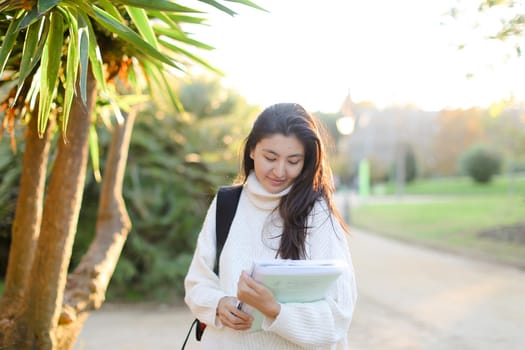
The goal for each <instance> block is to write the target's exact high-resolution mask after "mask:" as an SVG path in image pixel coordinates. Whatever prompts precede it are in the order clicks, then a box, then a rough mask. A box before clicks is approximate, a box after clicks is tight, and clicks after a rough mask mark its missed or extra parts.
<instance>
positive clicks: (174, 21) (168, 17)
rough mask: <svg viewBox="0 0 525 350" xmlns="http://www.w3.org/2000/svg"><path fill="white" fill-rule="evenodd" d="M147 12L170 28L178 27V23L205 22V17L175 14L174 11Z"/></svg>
mask: <svg viewBox="0 0 525 350" xmlns="http://www.w3.org/2000/svg"><path fill="white" fill-rule="evenodd" d="M148 13H150V14H151V15H152V16H155V17H157V18H158V19H160V20H162V21H163V22H164V23H166V24H167V25H168V26H170V27H171V28H178V27H179V23H192V24H202V23H203V22H206V18H201V17H193V16H186V15H177V14H175V13H165V12H161V11H148Z"/></svg>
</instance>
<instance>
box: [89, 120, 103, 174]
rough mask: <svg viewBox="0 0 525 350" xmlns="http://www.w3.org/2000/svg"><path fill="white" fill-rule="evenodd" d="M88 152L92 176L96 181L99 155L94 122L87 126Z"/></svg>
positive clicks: (98, 170) (98, 171) (98, 169)
mask: <svg viewBox="0 0 525 350" xmlns="http://www.w3.org/2000/svg"><path fill="white" fill-rule="evenodd" d="M89 154H90V155H91V164H92V165H93V176H94V177H95V180H96V181H97V182H100V180H101V179H102V177H101V176H100V155H99V149H98V135H97V129H96V128H95V124H91V126H90V128H89Z"/></svg>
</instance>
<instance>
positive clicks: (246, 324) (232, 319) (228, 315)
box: [217, 297, 253, 331]
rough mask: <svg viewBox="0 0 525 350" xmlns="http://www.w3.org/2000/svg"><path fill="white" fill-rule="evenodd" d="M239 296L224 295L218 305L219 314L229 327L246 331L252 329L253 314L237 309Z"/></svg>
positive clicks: (222, 321) (224, 323)
mask: <svg viewBox="0 0 525 350" xmlns="http://www.w3.org/2000/svg"><path fill="white" fill-rule="evenodd" d="M237 302H238V300H237V298H235V297H222V298H221V300H219V305H218V306H217V316H218V317H219V320H220V321H221V323H222V324H223V325H224V326H226V327H229V328H232V329H235V330H238V331H244V330H247V329H250V327H251V326H252V322H253V316H252V315H250V314H248V313H246V312H244V311H242V310H239V309H237Z"/></svg>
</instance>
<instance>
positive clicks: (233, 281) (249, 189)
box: [185, 103, 357, 350]
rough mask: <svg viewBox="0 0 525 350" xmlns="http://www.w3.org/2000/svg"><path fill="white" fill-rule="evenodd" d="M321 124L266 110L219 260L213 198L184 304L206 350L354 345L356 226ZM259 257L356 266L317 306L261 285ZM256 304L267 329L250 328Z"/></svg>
mask: <svg viewBox="0 0 525 350" xmlns="http://www.w3.org/2000/svg"><path fill="white" fill-rule="evenodd" d="M324 158H325V155H324V147H323V144H322V141H321V138H320V134H319V130H318V128H317V126H316V124H315V121H314V119H313V118H312V116H311V115H310V114H308V112H306V110H305V109H304V108H303V107H301V106H300V105H298V104H294V103H280V104H276V105H273V106H270V107H268V108H266V109H265V110H264V111H263V112H262V113H261V114H260V115H259V116H258V117H257V119H256V121H255V123H254V125H253V128H252V130H251V132H250V134H249V135H248V137H247V139H246V142H245V146H244V152H243V159H242V167H241V173H240V180H241V181H240V182H241V183H242V184H243V189H242V192H241V196H240V199H239V204H238V207H237V211H236V214H235V217H234V219H233V221H232V225H231V228H230V232H229V235H228V239H227V241H226V243H225V245H224V248H223V250H222V254H221V257H220V259H219V260H220V261H219V271H220V274H219V275H220V277H218V276H217V275H215V273H214V272H213V266H214V262H215V261H214V260H215V240H216V238H215V219H216V218H215V206H216V198H215V199H214V200H213V201H212V203H211V205H210V208H209V209H208V213H207V216H206V219H205V221H204V225H203V228H202V231H201V233H200V234H199V238H198V242H197V248H196V250H195V254H194V256H193V260H192V263H191V266H190V268H189V271H188V274H187V276H186V279H185V289H186V296H185V302H186V303H187V305H188V306H189V308H190V310H191V311H192V313H193V314H194V315H195V316H196V317H197V318H198V319H199V320H201V321H202V322H204V323H206V324H207V325H208V326H207V328H206V330H205V332H204V335H203V337H202V340H201V347H202V348H203V349H228V350H229V349H304V348H306V349H348V330H349V327H350V321H351V319H352V314H353V311H354V306H355V302H356V296H357V293H356V287H355V279H354V272H353V268H352V263H351V258H350V252H349V250H348V243H347V237H346V236H347V231H348V230H347V228H346V226H345V224H344V223H343V221H342V220H341V217H340V215H339V214H338V212H337V210H336V208H335V206H334V203H333V199H332V195H333V186H332V181H331V172H330V169H329V167H328V166H327V164H326V162H325V159H324ZM254 259H341V260H344V261H346V262H347V263H348V269H346V270H345V272H344V273H343V274H342V275H341V276H340V277H339V278H338V280H337V282H336V283H335V284H334V285H333V287H332V288H331V290H330V293H329V295H328V296H327V297H326V298H325V299H324V300H321V301H316V302H311V303H283V304H281V303H278V302H277V301H276V300H275V299H274V297H273V294H272V292H271V291H270V290H269V289H267V288H266V287H264V286H263V285H262V284H260V283H258V282H256V281H254V280H253V279H252V278H251V277H250V276H249V274H248V273H246V270H249V269H250V267H251V265H252V263H253V261H254ZM239 302H242V303H245V304H248V305H250V306H252V307H254V308H255V309H257V310H259V311H260V312H261V313H262V314H263V315H264V321H263V326H262V330H261V331H256V332H250V331H247V330H248V329H249V328H250V327H251V324H252V321H253V317H252V316H251V315H250V314H248V313H245V312H243V311H241V310H239V309H238V308H237V304H238V303H239Z"/></svg>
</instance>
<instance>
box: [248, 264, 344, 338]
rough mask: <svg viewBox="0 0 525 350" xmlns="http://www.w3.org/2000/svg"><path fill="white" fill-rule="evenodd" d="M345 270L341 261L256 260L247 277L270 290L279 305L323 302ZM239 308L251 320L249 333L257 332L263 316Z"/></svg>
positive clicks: (251, 310)
mask: <svg viewBox="0 0 525 350" xmlns="http://www.w3.org/2000/svg"><path fill="white" fill-rule="evenodd" d="M346 268H348V265H347V264H346V263H345V262H344V261H342V260H257V261H255V262H254V263H253V266H252V271H251V276H252V278H253V279H255V280H256V281H257V282H260V283H262V284H264V285H265V286H266V287H267V288H268V289H270V290H271V291H272V292H273V294H274V296H275V299H276V300H277V301H278V302H279V303H292V302H293V303H308V302H313V301H317V300H321V299H324V298H325V297H326V294H327V292H328V290H329V289H330V287H331V286H332V285H333V284H334V283H335V281H336V280H337V278H338V277H339V276H340V275H341V273H342V272H343V271H344V270H345V269H346ZM239 307H241V308H242V310H243V311H246V312H249V313H251V314H252V315H253V317H254V321H253V324H252V327H251V328H250V330H249V331H255V330H259V329H261V326H262V321H263V315H262V314H261V313H260V312H259V311H257V310H255V309H253V308H252V307H250V306H249V305H244V304H241V305H239Z"/></svg>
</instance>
